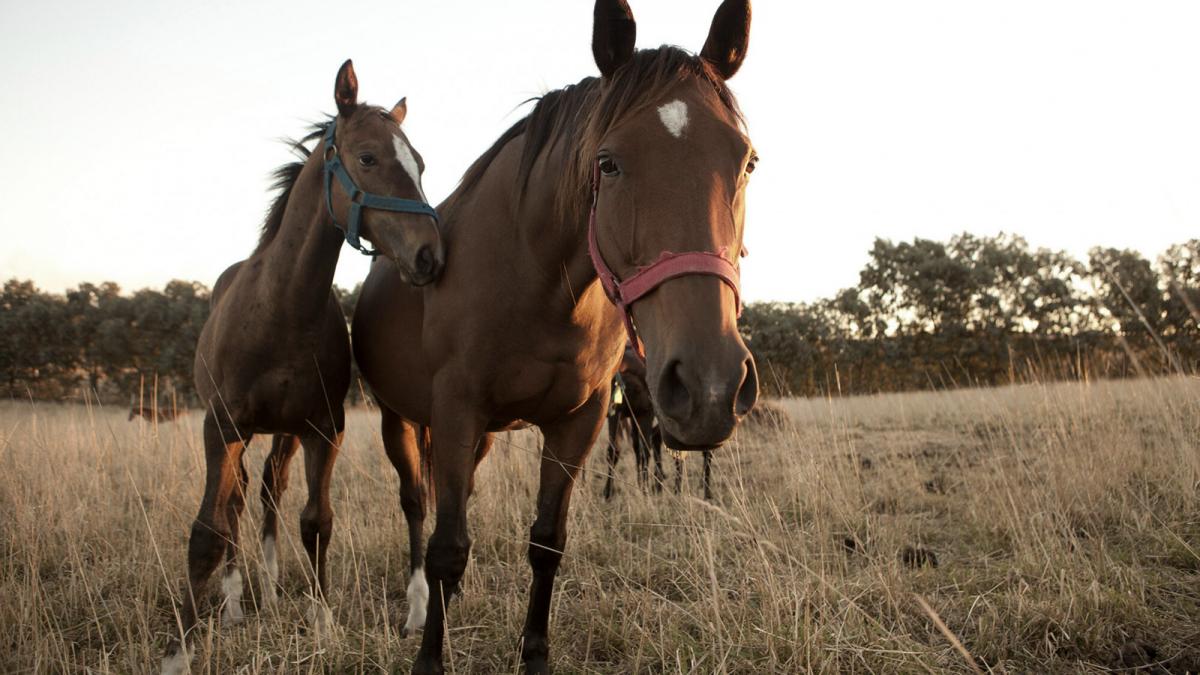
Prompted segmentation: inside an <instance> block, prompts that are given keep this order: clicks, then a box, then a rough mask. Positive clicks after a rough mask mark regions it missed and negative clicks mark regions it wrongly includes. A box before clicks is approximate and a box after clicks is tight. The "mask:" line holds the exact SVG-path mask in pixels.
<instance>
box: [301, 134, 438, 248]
mask: <svg viewBox="0 0 1200 675" xmlns="http://www.w3.org/2000/svg"><path fill="white" fill-rule="evenodd" d="M336 128H337V120H336V119H335V120H330V122H329V129H328V130H326V131H325V137H324V141H325V165H324V173H325V208H326V210H328V211H329V218H330V219H331V220H333V226H334V227H336V228H337V229H339V230H341V231H342V234H344V235H345V236H346V243H347V244H350V245H351V246H353V247H354V248H355V249H358V250H359V251H360V252H361V253H362V254H363V255H369V256H372V257H374V256H377V255H379V251H377V250H375V249H368V248H367V247H365V246H363V245H362V241H361V240H360V239H359V232H360V230H361V228H362V210H363V209H364V208H366V209H378V210H380V211H393V212H396V213H418V214H421V215H426V216H429V217H430V218H433V222H434V225H437V224H438V216H437V211H434V210H433V207H432V206H430V205H429V204H426V203H425V202H422V201H417V200H415V199H402V198H400V197H387V196H384V195H377V194H374V193H372V192H365V191H363V190H360V189H358V186H357V185H355V184H354V179H353V178H351V177H350V174H349V173H348V172H347V171H346V166H345V164H343V163H342V158H341V157H339V156H338V150H337V144H336V143H334V131H335V129H336ZM335 177H336V178H337V180H338V184H339V185H341V186H342V189H343V190H345V191H346V196H348V197H349V198H350V217H349V219H348V220H347V221H346V226H345V227H343V226H341V225H340V224H338V221H337V217H336V216H334V215H333V179H334V178H335Z"/></svg>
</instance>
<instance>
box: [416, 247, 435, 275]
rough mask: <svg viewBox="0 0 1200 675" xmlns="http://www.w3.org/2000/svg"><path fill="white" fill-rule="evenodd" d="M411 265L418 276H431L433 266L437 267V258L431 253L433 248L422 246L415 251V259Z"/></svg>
mask: <svg viewBox="0 0 1200 675" xmlns="http://www.w3.org/2000/svg"><path fill="white" fill-rule="evenodd" d="M413 267H414V268H415V270H416V272H417V274H418V275H419V276H422V277H429V276H433V273H434V271H435V269H434V268H436V267H437V259H436V258H435V257H434V255H433V248H431V247H429V246H422V247H421V250H419V251H417V259H416V262H415V264H414V265H413Z"/></svg>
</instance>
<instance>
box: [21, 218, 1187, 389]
mask: <svg viewBox="0 0 1200 675" xmlns="http://www.w3.org/2000/svg"><path fill="white" fill-rule="evenodd" d="M335 292H336V293H337V295H338V298H339V299H340V300H341V302H342V306H343V308H344V310H345V311H346V315H347V317H351V316H352V315H353V310H354V305H355V302H356V300H357V294H358V289H357V288H355V289H354V290H346V289H342V288H338V287H335ZM208 309H209V289H208V288H207V287H206V286H204V285H203V284H200V283H197V282H189V281H178V280H176V281H171V282H170V283H168V284H167V285H166V286H165V287H163V289H162V290H156V289H142V290H138V291H135V292H133V293H129V294H126V293H123V292H122V290H121V288H120V287H119V286H118V285H117V284H115V283H112V282H105V283H101V284H99V285H96V284H90V283H84V284H80V285H79V286H78V287H76V288H72V289H69V290H67V291H66V292H65V293H63V294H55V293H47V292H44V291H41V290H39V289H38V288H37V287H36V286H35V285H34V284H33V283H32V282H30V281H21V280H16V279H13V280H10V281H8V282H6V283H5V284H4V288H3V293H2V294H0V378H3V379H2V380H0V389H2V391H0V394H2V395H3V396H5V397H7V398H26V397H31V398H38V399H69V398H77V397H78V396H79V395H80V392H81V391H85V392H87V394H88V395H90V396H92V397H94V398H98V399H99V400H101V401H105V402H108V403H126V402H136V401H143V402H147V403H149V402H151V401H154V400H157V401H158V402H159V403H172V404H178V405H191V404H194V403H195V396H194V393H193V390H192V366H193V355H194V353H195V346H196V340H197V339H198V337H199V335H200V329H201V327H202V326H203V325H204V321H205V319H206V318H207V316H208ZM1198 318H1200V240H1195V239H1194V240H1191V241H1188V242H1186V243H1183V244H1178V245H1175V246H1171V247H1170V248H1168V249H1167V250H1166V251H1165V252H1164V253H1163V254H1162V255H1160V256H1158V258H1157V260H1155V261H1153V262H1151V261H1150V260H1147V259H1146V258H1144V257H1143V256H1142V255H1141V254H1139V253H1138V252H1136V251H1131V250H1121V249H1112V248H1093V249H1092V250H1091V251H1090V252H1089V254H1088V257H1087V260H1086V261H1080V260H1076V259H1074V258H1072V257H1071V256H1070V255H1068V254H1067V253H1065V252H1062V251H1053V250H1049V249H1044V248H1037V249H1034V248H1031V247H1030V246H1029V244H1028V243H1027V242H1026V241H1025V240H1024V239H1022V238H1021V237H1016V236H1010V235H1004V234H1001V235H997V236H994V237H980V236H975V235H970V234H961V235H958V236H955V237H952V238H951V239H950V240H949V241H948V242H939V241H931V240H927V239H915V240H913V241H911V242H900V243H893V242H892V241H889V240H886V239H877V240H876V241H875V243H874V245H873V246H872V248H871V250H870V252H869V256H868V261H867V263H866V265H865V266H864V267H863V269H862V270H861V272H860V273H859V283H858V284H857V285H856V286H854V287H852V288H847V289H845V290H843V291H841V292H839V293H837V294H836V295H835V296H834V297H832V298H827V299H823V300H819V301H816V302H811V303H778V302H765V303H752V304H749V305H748V306H747V307H746V308H745V311H744V312H743V314H742V317H741V319H740V328H741V331H742V334H743V335H744V336H745V338H746V340H747V344H748V345H749V347H750V349H751V351H752V352H753V353H754V356H755V359H756V361H757V363H758V366H759V371H760V381H761V382H762V385H763V388H764V390H766V391H767V392H768V393H771V394H777V395H778V394H790V395H799V396H813V395H827V394H834V395H836V394H861V393H875V392H887V391H904V390H911V389H930V388H946V387H954V386H974V385H992V384H1001V383H1008V382H1014V381H1023V380H1027V379H1038V380H1046V379H1061V378H1078V377H1126V376H1131V375H1149V374H1160V373H1167V372H1189V373H1190V372H1194V371H1195V370H1196V365H1197V362H1198V361H1200V322H1198ZM361 395H362V390H361V389H360V388H359V387H351V391H350V396H351V397H352V398H353V399H358V398H360V397H361Z"/></svg>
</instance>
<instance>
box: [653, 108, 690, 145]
mask: <svg viewBox="0 0 1200 675" xmlns="http://www.w3.org/2000/svg"><path fill="white" fill-rule="evenodd" d="M658 119H660V120H662V123H663V126H664V127H666V128H667V131H669V132H671V135H672V136H674V137H675V138H682V137H683V130H684V129H686V128H687V124H688V109H687V104H686V103H684V102H683V101H680V100H678V99H676V100H674V101H671V102H670V103H665V104H663V105H660V106H659V107H658Z"/></svg>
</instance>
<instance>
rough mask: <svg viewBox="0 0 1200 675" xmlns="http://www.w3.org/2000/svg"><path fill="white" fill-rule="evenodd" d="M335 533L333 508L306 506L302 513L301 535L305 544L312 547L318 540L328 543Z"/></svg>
mask: <svg viewBox="0 0 1200 675" xmlns="http://www.w3.org/2000/svg"><path fill="white" fill-rule="evenodd" d="M332 533H333V510H332V509H329V508H321V507H316V506H311V505H310V506H306V507H304V511H303V512H302V513H301V514H300V537H301V539H303V540H304V545H305V546H307V547H309V548H312V547H313V546H316V545H317V542H321V543H328V542H329V537H330V535H331V534H332Z"/></svg>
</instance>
